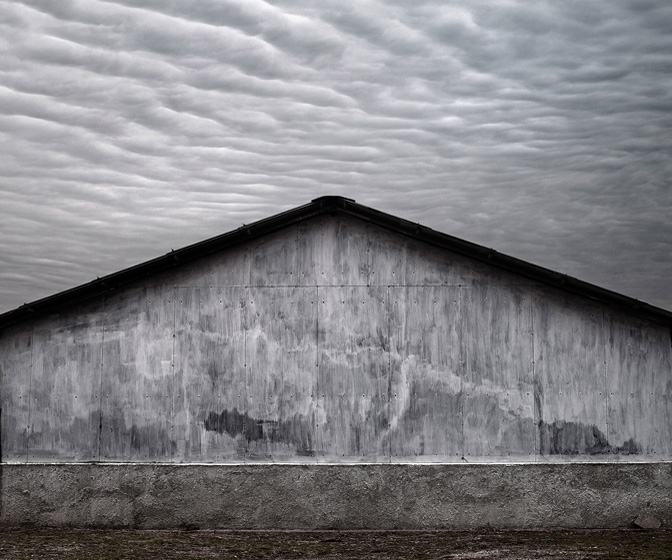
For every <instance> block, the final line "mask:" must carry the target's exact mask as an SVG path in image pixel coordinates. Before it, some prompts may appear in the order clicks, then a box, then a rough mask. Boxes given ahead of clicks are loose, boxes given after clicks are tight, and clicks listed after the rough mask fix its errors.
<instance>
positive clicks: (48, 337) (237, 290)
mask: <svg viewBox="0 0 672 560" xmlns="http://www.w3.org/2000/svg"><path fill="white" fill-rule="evenodd" d="M0 378H1V388H2V393H1V398H2V405H1V407H2V418H1V430H0V431H1V434H0V438H1V440H2V446H1V447H2V457H1V459H2V461H4V462H18V463H22V462H73V461H111V462H116V461H125V462H173V463H191V462H194V463H209V462H213V463H233V462H240V463H246V462H260V461H266V462H271V463H277V462H302V463H309V462H313V463H314V462H331V463H336V462H360V461H361V462H367V463H372V462H383V463H388V462H395V461H396V462H405V463H407V462H416V461H417V462H437V463H461V462H463V461H464V460H466V461H469V462H474V461H482V462H510V461H515V462H525V461H529V462H541V461H571V462H575V461H596V462H604V461H614V462H618V461H666V460H667V461H669V460H671V459H672V346H671V345H670V331H669V327H667V326H664V325H660V324H656V323H653V322H651V321H645V320H642V319H641V318H639V317H638V316H637V315H636V314H627V313H622V312H616V311H615V310H613V309H611V308H609V307H607V306H606V305H604V304H599V303H596V302H593V301H590V300H588V299H585V298H581V297H579V296H571V295H569V294H568V293H566V292H563V291H561V290H559V289H552V288H549V287H544V286H542V285H538V284H535V283H534V282H532V281H530V280H527V279H525V278H523V277H520V276H517V275H515V274H511V273H507V272H504V271H502V270H501V269H497V268H495V267H492V266H489V265H487V264H485V263H483V262H479V261H476V260H472V259H469V258H466V257H464V256H460V255H457V254H454V253H451V252H450V251H445V250H439V249H437V248H435V247H433V246H429V245H426V244H422V243H420V242H418V241H415V240H412V239H409V238H407V237H405V236H403V235H401V234H398V233H394V232H390V231H387V230H384V229H382V228H380V227H377V226H374V225H372V224H367V223H365V222H363V221H362V220H359V219H356V218H352V217H347V216H333V217H330V216H321V217H318V218H315V219H311V220H308V221H305V222H302V223H301V224H295V225H292V226H291V227H287V228H285V229H282V230H279V231H277V232H275V233H274V234H272V235H269V236H266V237H263V238H257V239H251V240H250V241H249V242H247V243H243V244H242V245H240V246H238V247H235V248H232V249H230V250H226V251H223V252H222V253H218V254H215V255H211V256H208V257H205V258H202V259H200V260H198V261H194V262H190V263H188V265H185V266H183V267H181V268H176V269H171V270H169V271H165V272H162V273H159V274H157V275H155V276H152V277H148V278H146V279H145V280H143V281H139V282H138V283H137V284H136V285H133V286H130V287H128V288H127V289H125V290H123V291H121V292H117V293H113V294H110V295H108V296H105V297H101V298H99V299H98V300H95V301H90V302H88V303H87V304H82V305H80V306H78V307H76V308H71V309H67V310H65V311H62V312H61V313H60V314H57V315H53V316H45V317H36V318H35V320H34V322H33V323H32V324H29V323H26V324H23V325H19V326H17V327H16V328H14V329H10V330H7V331H3V332H2V333H1V335H0Z"/></svg>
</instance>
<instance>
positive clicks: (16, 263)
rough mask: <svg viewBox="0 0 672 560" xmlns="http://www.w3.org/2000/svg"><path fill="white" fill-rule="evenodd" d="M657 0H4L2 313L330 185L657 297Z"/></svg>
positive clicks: (668, 241) (664, 111)
mask: <svg viewBox="0 0 672 560" xmlns="http://www.w3.org/2000/svg"><path fill="white" fill-rule="evenodd" d="M671 177H672V4H670V3H669V2H668V1H667V0H651V1H648V0H628V1H626V0H608V1H607V0H602V1H599V0H596V1H593V2H585V1H584V2H578V1H572V0H567V1H563V2H557V1H553V0H535V1H528V0H524V1H523V0H520V1H519V0H474V1H471V2H468V3H454V2H446V1H444V0H437V1H421V0H417V1H414V2H408V1H407V0H403V1H402V0H398V1H393V0H388V1H385V2H384V1H375V0H338V1H331V0H324V1H320V2H315V1H314V0H310V1H308V0H274V1H268V2H266V1H263V0H198V1H187V0H117V1H100V0H59V1H58V2H54V1H52V0H22V1H2V0H0V312H2V311H7V310H9V309H11V308H13V307H16V306H18V305H20V304H22V303H24V302H26V301H32V300H34V299H37V298H40V297H44V296H47V295H50V294H52V293H55V292H57V291H60V290H63V289H66V288H69V287H72V286H74V285H77V284H80V283H83V282H86V281H89V280H91V279H94V278H95V277H96V276H102V275H104V274H108V273H110V272H114V271H116V270H119V269H121V268H124V267H126V266H130V265H133V264H136V263H138V262H141V261H144V260H147V259H149V258H152V257H155V256H158V255H161V254H163V253H165V252H167V251H169V250H170V249H171V248H178V247H181V246H184V245H187V244H189V243H193V242H196V241H199V240H201V239H205V238H208V237H211V236H214V235H216V234H219V233H222V232H225V231H228V230H230V229H234V228H236V227H238V226H240V225H241V224H242V223H249V222H251V221H254V220H256V219H260V218H263V217H265V216H268V215H271V214H274V213H276V212H279V211H282V210H285V209H287V208H290V207H293V206H297V205H300V204H304V203H306V202H308V201H310V200H311V199H313V198H315V197H317V196H321V195H325V194H341V195H344V196H348V197H350V198H354V199H356V200H357V202H360V203H362V204H365V205H368V206H372V207H375V208H378V209H381V210H384V211H387V212H390V213H393V214H396V215H399V216H402V217H404V218H407V219H410V220H413V221H417V222H421V223H423V224H424V225H428V226H430V227H433V228H435V229H437V230H440V231H443V232H446V233H449V234H452V235H456V236H458V237H463V238H465V239H468V240H470V241H474V242H476V243H481V244H483V245H487V246H489V247H493V248H495V249H496V250H498V251H500V252H503V253H507V254H511V255H513V256H517V257H519V258H522V259H525V260H528V261H531V262H534V263H536V264H540V265H542V266H546V267H548V268H552V269H554V270H558V271H560V272H564V273H567V274H569V275H571V276H576V277H578V278H581V279H583V280H586V281H589V282H593V283H596V284H599V285H601V286H604V287H606V288H610V289H613V290H616V291H619V292H622V293H625V294H627V295H630V296H633V297H637V298H639V299H643V300H645V301H648V302H650V303H652V304H655V305H659V306H662V307H665V308H667V309H672V293H671V292H670V289H669V283H670V280H669V278H670V276H671V273H672V184H671V179H670V178H671Z"/></svg>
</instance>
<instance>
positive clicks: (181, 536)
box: [0, 529, 672, 560]
mask: <svg viewBox="0 0 672 560" xmlns="http://www.w3.org/2000/svg"><path fill="white" fill-rule="evenodd" d="M0 558H1V559H12V560H23V559H29V558H30V559H37V558H44V559H55V558H58V559H62V560H71V559H72V560H74V559H77V560H85V559H86V560H88V559H96V560H127V559H128V560H130V559H133V560H135V559H140V560H149V559H151V560H163V559H166V560H169V559H177V558H179V559H180V560H197V559H198V560H201V559H202V560H206V559H207V560H212V559H218V558H221V559H224V558H226V559H252V558H254V559H271V558H272V559H280V560H290V559H292V560H294V559H312V558H327V559H334V560H345V559H348V560H350V559H360V558H367V559H380V560H383V559H402V558H403V559H412V560H415V559H417V560H420V559H423V560H425V559H426V560H438V559H456V560H457V559H478V558H497V559H516V560H527V559H535V560H536V559H553V560H566V559H572V560H576V559H596V560H597V559H612V560H616V559H634V558H636V559H647V560H648V559H653V560H672V531H663V530H658V531H637V530H613V531H480V532H466V531H139V530H75V529H40V530H31V529H2V530H0Z"/></svg>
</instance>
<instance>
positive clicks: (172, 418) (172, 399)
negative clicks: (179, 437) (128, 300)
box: [170, 286, 177, 461]
mask: <svg viewBox="0 0 672 560" xmlns="http://www.w3.org/2000/svg"><path fill="white" fill-rule="evenodd" d="M176 341H177V286H173V348H172V351H171V356H170V368H171V370H172V374H171V382H172V387H171V389H170V441H171V445H170V459H171V461H172V460H174V459H175V453H174V451H173V449H174V448H175V447H176V446H173V444H172V442H174V441H175V377H176V373H175V371H176V370H175V344H176Z"/></svg>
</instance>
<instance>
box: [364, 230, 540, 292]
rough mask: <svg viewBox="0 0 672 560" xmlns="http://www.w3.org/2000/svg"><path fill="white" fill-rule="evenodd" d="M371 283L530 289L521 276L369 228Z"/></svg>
mask: <svg viewBox="0 0 672 560" xmlns="http://www.w3.org/2000/svg"><path fill="white" fill-rule="evenodd" d="M367 238H368V243H367V249H368V261H369V269H370V277H369V282H370V284H371V285H377V286H471V285H472V284H481V283H482V282H483V281H484V279H487V280H488V282H489V283H491V284H497V285H502V284H506V285H510V286H526V287H529V286H530V285H531V284H530V282H528V281H527V280H524V279H522V278H521V277H519V276H516V275H513V274H510V273H507V272H505V271H503V270H499V269H496V268H494V267H491V266H488V265H487V264H485V263H482V262H479V261H476V260H474V259H469V258H467V257H463V256H461V255H459V254H457V253H452V252H450V251H446V250H440V249H437V248H436V247H433V246H432V245H428V244H425V243H422V242H420V241H417V240H414V239H411V238H409V237H406V236H405V235H402V234H400V233H397V232H393V231H389V230H385V229H382V228H379V227H376V226H373V225H368V226H367Z"/></svg>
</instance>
